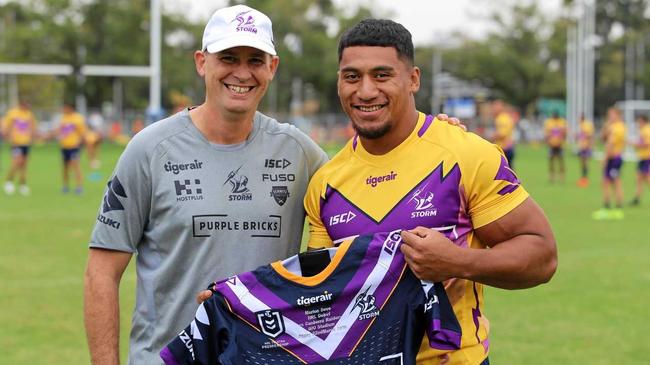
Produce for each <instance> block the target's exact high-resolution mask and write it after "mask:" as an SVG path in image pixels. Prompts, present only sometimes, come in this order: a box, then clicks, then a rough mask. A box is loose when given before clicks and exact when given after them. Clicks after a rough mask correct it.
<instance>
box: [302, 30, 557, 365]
mask: <svg viewBox="0 0 650 365" xmlns="http://www.w3.org/2000/svg"><path fill="white" fill-rule="evenodd" d="M419 87H420V70H419V68H418V67H416V66H415V65H414V56H413V45H412V42H411V36H410V33H409V32H408V31H407V30H406V29H405V28H404V27H403V26H402V25H400V24H397V23H395V22H392V21H390V20H377V19H367V20H364V21H362V22H360V23H358V24H357V25H355V26H354V27H352V28H351V29H349V30H348V31H346V32H345V33H344V34H343V36H342V37H341V40H340V42H339V78H338V94H339V97H340V101H341V105H342V107H343V110H344V111H345V112H346V114H347V115H348V116H349V117H350V119H351V121H352V125H353V127H354V129H355V131H356V132H357V136H355V137H353V138H352V140H350V141H349V142H348V143H347V144H346V146H345V147H344V148H343V149H342V150H341V151H340V152H339V153H338V154H337V155H336V156H334V157H333V158H332V160H331V161H330V162H328V163H326V164H325V165H324V166H323V167H322V168H321V169H319V170H318V171H317V172H316V174H315V175H314V176H313V177H312V180H311V181H310V183H309V187H308V188H307V195H306V197H305V209H306V211H307V215H308V219H309V223H310V238H309V242H308V245H309V247H310V248H320V247H329V246H332V245H336V244H337V243H340V242H342V240H344V239H346V238H351V237H354V236H356V235H361V234H367V233H373V232H382V231H392V230H394V229H400V228H401V229H407V230H411V231H409V232H407V231H403V233H402V236H403V239H404V242H405V244H404V245H403V246H402V251H403V252H404V255H405V257H406V260H407V262H408V264H409V266H410V268H411V270H412V271H413V272H414V273H415V274H416V276H418V278H420V279H423V280H429V281H443V280H444V281H446V282H445V286H446V289H447V293H448V295H449V297H450V300H451V302H452V305H453V307H454V312H455V314H456V316H457V318H458V319H459V322H460V323H461V326H462V331H463V335H462V341H461V349H460V350H452V349H445V348H436V347H435V346H432V347H433V348H430V344H429V343H425V344H423V346H422V347H421V350H420V353H419V354H418V364H447V365H458V364H469V365H479V364H487V363H489V362H488V360H487V356H488V349H489V340H488V330H489V324H488V320H487V318H486V316H485V313H484V311H483V310H484V307H483V285H491V286H495V287H500V288H508V289H515V288H528V287H532V286H535V285H538V284H540V283H543V282H546V281H548V280H549V279H550V278H551V276H552V275H553V273H554V271H555V268H556V264H557V262H556V260H557V256H556V255H557V251H556V246H555V239H554V237H553V233H552V231H551V228H550V226H549V223H548V221H547V219H546V217H545V216H544V213H543V212H542V210H541V209H540V208H539V206H538V205H537V204H536V203H535V202H534V201H533V199H532V198H530V197H529V195H528V193H527V192H526V191H525V190H524V188H523V187H522V186H521V184H520V182H519V180H518V179H517V177H516V175H515V174H514V172H513V171H512V169H510V168H509V166H508V161H507V160H506V158H505V156H504V155H503V154H502V153H501V150H500V149H499V148H498V147H497V146H495V145H493V144H491V143H489V142H487V141H485V140H483V139H481V138H480V137H478V136H477V135H475V134H472V133H467V132H464V131H462V130H461V129H460V128H456V127H451V126H449V125H447V124H446V123H441V122H440V121H438V120H437V119H434V118H433V117H432V116H426V115H424V114H423V113H420V112H418V111H417V109H416V106H415V93H416V92H417V91H418V89H419ZM488 247H490V249H486V248H488Z"/></svg>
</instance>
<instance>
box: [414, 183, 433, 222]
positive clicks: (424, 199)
mask: <svg viewBox="0 0 650 365" xmlns="http://www.w3.org/2000/svg"><path fill="white" fill-rule="evenodd" d="M426 187H427V186H426V185H425V186H424V187H422V188H421V189H417V190H415V192H414V193H413V195H411V199H409V203H410V202H413V203H415V211H413V212H411V219H414V218H423V217H435V216H437V215H438V209H436V207H434V206H433V197H434V194H433V192H431V191H425V189H426Z"/></svg>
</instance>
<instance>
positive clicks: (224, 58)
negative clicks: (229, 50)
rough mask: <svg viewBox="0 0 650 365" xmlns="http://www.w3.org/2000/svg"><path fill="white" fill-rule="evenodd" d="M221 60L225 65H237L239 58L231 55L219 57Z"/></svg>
mask: <svg viewBox="0 0 650 365" xmlns="http://www.w3.org/2000/svg"><path fill="white" fill-rule="evenodd" d="M219 60H220V61H221V62H224V63H235V62H237V57H235V56H231V55H222V56H219Z"/></svg>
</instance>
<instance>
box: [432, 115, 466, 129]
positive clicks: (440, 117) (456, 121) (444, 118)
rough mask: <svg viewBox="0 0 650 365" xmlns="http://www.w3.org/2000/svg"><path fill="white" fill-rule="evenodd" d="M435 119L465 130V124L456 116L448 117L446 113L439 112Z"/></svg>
mask: <svg viewBox="0 0 650 365" xmlns="http://www.w3.org/2000/svg"><path fill="white" fill-rule="evenodd" d="M436 119H438V120H441V121H443V122H447V123H449V124H451V125H455V126H457V127H459V128H461V129H462V130H464V131H465V132H467V126H466V125H465V124H463V122H461V121H460V119H458V118H454V117H451V118H450V117H449V116H448V115H447V114H442V113H441V114H438V115H436Z"/></svg>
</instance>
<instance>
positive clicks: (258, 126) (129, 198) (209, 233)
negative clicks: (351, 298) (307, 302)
mask: <svg viewBox="0 0 650 365" xmlns="http://www.w3.org/2000/svg"><path fill="white" fill-rule="evenodd" d="M253 124H254V126H253V131H252V132H251V134H250V135H249V137H248V139H247V140H246V141H245V142H244V143H241V144H238V145H229V146H223V145H217V144H214V143H210V142H209V141H207V140H206V139H205V137H204V136H203V135H202V134H201V133H200V132H199V130H198V129H197V128H196V127H195V126H194V124H193V123H192V121H191V119H190V116H189V112H188V110H184V111H182V112H180V113H178V114H176V115H174V116H171V117H169V118H167V119H165V120H162V121H160V122H157V123H155V124H153V125H151V126H149V127H147V128H145V129H144V130H142V131H141V132H140V133H138V134H137V135H136V136H135V137H134V138H133V140H132V141H131V142H130V143H129V144H128V146H127V147H126V149H125V150H124V153H123V154H122V156H121V157H120V159H119V162H118V163H117V167H116V169H115V171H114V174H113V177H112V178H111V180H110V182H109V184H108V188H107V189H106V193H105V195H104V199H103V202H102V204H101V206H100V209H99V214H98V216H97V223H96V224H95V229H94V231H93V233H92V238H91V242H90V247H95V248H105V249H111V250H118V251H124V252H132V253H135V254H136V269H137V278H138V279H137V295H136V306H135V310H134V312H133V321H132V329H131V337H130V348H129V364H162V361H161V360H160V358H159V355H158V352H159V351H160V350H161V349H162V348H163V346H164V345H166V344H167V342H169V341H170V340H171V339H173V338H174V337H175V336H176V335H177V333H178V332H179V331H181V330H182V329H183V328H184V326H185V325H186V324H187V323H188V322H190V321H191V320H192V318H193V316H194V312H195V310H196V303H195V301H194V297H195V295H196V293H197V292H198V291H200V290H202V289H204V288H205V287H206V285H207V284H208V283H209V282H210V281H214V280H217V279H221V278H225V277H228V276H230V275H233V274H236V273H240V272H243V271H249V270H252V269H254V268H256V267H258V266H260V265H263V264H266V263H268V262H271V261H275V260H279V259H283V258H286V257H288V256H291V255H293V254H295V253H297V252H298V250H299V247H300V242H301V236H302V230H303V223H304V216H305V212H304V208H303V197H304V195H305V191H306V189H307V183H308V182H309V178H310V177H311V176H312V175H313V174H314V172H315V171H316V170H317V169H318V168H319V167H320V166H321V165H322V164H323V163H325V161H326V160H327V155H326V154H325V153H324V152H323V150H321V149H320V147H318V145H316V143H314V142H313V141H312V140H311V139H309V138H308V137H307V136H306V135H305V134H303V133H302V132H300V131H299V130H298V129H296V128H295V127H293V126H290V125H287V124H280V123H278V122H277V121H275V120H274V119H271V118H269V117H267V116H265V115H263V114H261V113H256V115H255V118H254V122H253Z"/></svg>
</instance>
